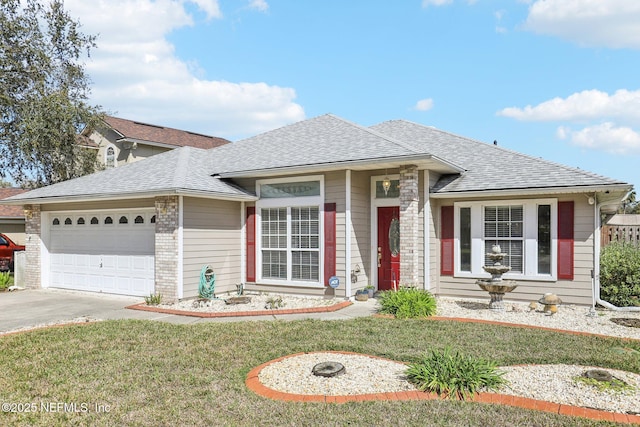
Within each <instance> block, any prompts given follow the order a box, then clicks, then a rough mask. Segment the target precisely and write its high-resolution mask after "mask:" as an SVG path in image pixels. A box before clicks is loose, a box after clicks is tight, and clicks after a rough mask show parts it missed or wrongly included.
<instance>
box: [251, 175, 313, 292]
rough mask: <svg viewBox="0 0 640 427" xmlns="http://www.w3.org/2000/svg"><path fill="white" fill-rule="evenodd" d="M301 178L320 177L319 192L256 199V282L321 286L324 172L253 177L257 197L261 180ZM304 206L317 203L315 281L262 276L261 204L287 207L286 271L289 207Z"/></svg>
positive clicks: (278, 180) (289, 251) (270, 182)
mask: <svg viewBox="0 0 640 427" xmlns="http://www.w3.org/2000/svg"><path fill="white" fill-rule="evenodd" d="M304 181H320V195H319V196H305V197H282V198H268V199H258V200H257V201H256V281H257V282H258V283H259V284H264V285H280V286H282V285H285V286H298V287H305V288H324V283H325V278H324V176H323V175H308V176H295V177H290V178H273V179H261V180H257V181H256V194H257V195H258V197H260V186H261V185H263V184H280V183H287V182H304ZM303 206H317V207H318V216H319V218H318V219H319V222H320V229H319V232H320V237H319V243H320V245H319V246H320V247H319V249H318V251H319V256H318V262H319V265H318V270H319V271H318V277H319V279H320V280H319V281H318V282H309V281H296V280H280V279H264V278H263V277H262V209H263V208H287V248H286V249H284V250H286V251H287V275H289V274H290V271H291V242H290V241H289V236H291V210H290V209H289V208H296V207H303Z"/></svg>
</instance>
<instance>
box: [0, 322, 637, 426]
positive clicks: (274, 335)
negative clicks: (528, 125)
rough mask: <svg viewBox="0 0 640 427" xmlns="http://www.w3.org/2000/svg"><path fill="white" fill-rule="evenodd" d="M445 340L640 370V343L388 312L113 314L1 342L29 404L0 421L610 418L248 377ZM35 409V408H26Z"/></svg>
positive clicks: (514, 357) (10, 379)
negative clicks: (264, 384) (196, 319)
mask: <svg viewBox="0 0 640 427" xmlns="http://www.w3.org/2000/svg"><path fill="white" fill-rule="evenodd" d="M447 346H448V347H452V348H453V349H459V350H460V351H462V352H463V353H466V354H470V355H476V356H480V357H483V358H486V359H491V360H495V361H496V362H497V363H498V365H510V364H523V363H567V364H580V365H595V366H601V367H604V368H612V369H622V370H626V371H630V372H635V373H640V358H638V357H637V356H635V355H633V354H629V353H631V352H626V353H625V354H620V353H618V352H616V351H615V350H613V348H615V347H625V346H626V347H630V346H632V347H634V348H635V349H636V350H640V343H637V342H634V343H628V342H623V341H621V340H618V339H614V338H611V339H605V338H595V337H584V336H576V335H569V334H560V333H554V332H548V331H541V330H534V329H526V328H511V327H499V326H491V325H483V324H473V323H458V322H453V321H451V322H450V321H430V320H396V319H383V318H359V319H355V320H349V321H319V320H304V321H292V322H285V321H259V322H238V323H215V322H214V323H205V324H198V325H187V326H181V325H172V324H166V323H161V322H150V321H132V320H123V321H108V322H101V323H94V324H89V325H83V326H81V325H75V326H65V327H60V328H49V329H42V330H36V331H31V332H26V333H20V334H15V335H9V336H5V337H0V402H1V403H3V404H5V403H14V404H15V405H14V408H16V407H17V405H18V404H22V407H21V409H22V410H23V412H22V413H14V412H4V409H5V406H4V405H3V413H2V414H1V415H0V425H42V426H66V425H92V426H100V425H105V426H107V425H140V426H158V425H172V426H173V425H175V426H180V425H189V426H198V425H203V426H204V425H207V426H252V427H253V426H317V425H330V426H338V425H339V426H342V425H356V426H361V425H362V426H375V425H394V426H396V425H397V426H413V425H415V426H426V425H429V426H461V425H468V426H489V425H490V426H525V425H527V426H528V425H540V426H542V425H544V426H595V425H610V424H606V423H602V422H600V423H599V422H596V421H590V420H585V419H581V418H572V417H565V416H560V415H556V414H550V413H546V412H538V411H531V410H525V409H520V408H513V407H506V406H504V407H503V406H497V405H484V404H478V403H470V402H458V401H389V402H384V401H383V402H381V401H377V402H361V403H359V402H353V403H348V404H341V405H336V404H318V403H293V402H279V401H273V400H269V399H265V398H262V397H260V396H257V395H255V394H254V393H252V392H251V391H249V390H248V389H247V388H246V387H245V383H244V381H245V378H246V375H247V373H248V372H249V371H250V370H251V369H252V368H254V367H256V366H257V365H259V364H261V363H264V362H266V361H269V360H272V359H274V358H277V357H280V356H284V355H288V354H292V353H299V352H305V351H322V350H343V351H352V352H358V353H364V354H371V355H377V356H383V357H387V358H390V359H395V360H400V361H404V362H418V361H419V360H420V359H421V358H422V357H423V356H424V355H425V353H427V351H429V350H430V349H434V348H437V349H443V348H445V347H447ZM31 404H35V405H34V406H33V409H36V408H37V409H36V410H35V411H33V412H25V408H26V407H27V406H26V405H31ZM60 404H62V406H61V405H60ZM64 404H67V407H66V408H65V407H64V406H63V405H64ZM69 404H75V405H76V407H75V408H74V407H73V406H71V405H69ZM83 405H84V406H83ZM51 408H53V410H54V411H56V412H53V411H51ZM45 409H48V410H50V411H49V412H46V411H45ZM73 409H75V410H76V411H77V412H73V411H72V410H73ZM85 409H86V410H85Z"/></svg>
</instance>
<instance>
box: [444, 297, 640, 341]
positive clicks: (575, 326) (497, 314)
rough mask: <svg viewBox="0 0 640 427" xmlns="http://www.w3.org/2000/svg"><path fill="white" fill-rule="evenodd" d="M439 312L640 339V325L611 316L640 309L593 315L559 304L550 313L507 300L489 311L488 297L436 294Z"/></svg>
mask: <svg viewBox="0 0 640 427" xmlns="http://www.w3.org/2000/svg"><path fill="white" fill-rule="evenodd" d="M436 300H437V315H438V316H443V317H465V318H472V319H483V320H494V321H498V322H507V323H517V324H522V325H532V326H543V327H546V328H556V329H564V330H570V331H579V332H588V333H592V334H601V335H609V336H614V337H621V338H634V339H640V328H632V327H628V326H621V325H618V324H616V323H613V322H612V321H611V318H620V317H623V318H636V319H640V312H637V311H636V312H628V311H612V310H606V309H604V310H600V309H599V310H596V312H595V314H593V315H590V307H584V306H576V305H560V306H558V312H557V313H555V314H553V315H548V314H547V313H544V312H543V308H544V306H543V305H541V304H537V305H536V309H535V310H531V309H530V308H529V304H528V303H519V302H506V301H505V311H502V312H501V311H494V310H489V297H487V299H486V300H472V299H461V298H451V297H437V298H436Z"/></svg>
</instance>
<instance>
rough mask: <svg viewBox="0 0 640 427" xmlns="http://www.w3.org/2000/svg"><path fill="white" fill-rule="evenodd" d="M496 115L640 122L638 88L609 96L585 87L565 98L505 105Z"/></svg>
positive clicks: (527, 119) (561, 119)
mask: <svg viewBox="0 0 640 427" xmlns="http://www.w3.org/2000/svg"><path fill="white" fill-rule="evenodd" d="M497 114H498V115H499V116H504V117H510V118H513V119H516V120H523V121H566V120H592V119H601V118H603V117H609V118H619V119H625V120H632V121H637V122H638V123H640V90H637V91H629V90H626V89H620V90H618V91H616V92H615V93H614V94H613V95H609V94H608V93H606V92H602V91H599V90H595V89H594V90H585V91H582V92H578V93H574V94H572V95H570V96H569V97H567V98H559V97H557V98H553V99H551V100H549V101H545V102H542V103H540V104H538V105H536V106H531V105H527V106H526V107H524V108H518V107H509V108H505V109H503V110H500V111H498V113H497Z"/></svg>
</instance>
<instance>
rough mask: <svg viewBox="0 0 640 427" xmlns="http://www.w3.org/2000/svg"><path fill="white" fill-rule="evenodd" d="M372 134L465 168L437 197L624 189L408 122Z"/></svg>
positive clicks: (442, 183) (444, 181)
mask: <svg viewBox="0 0 640 427" xmlns="http://www.w3.org/2000/svg"><path fill="white" fill-rule="evenodd" d="M372 129H374V130H376V131H378V132H380V133H383V134H385V135H389V136H390V137H392V138H396V139H399V140H402V141H404V142H405V143H407V144H410V145H411V146H412V147H413V148H414V149H415V150H418V151H421V152H423V153H431V154H433V155H435V156H438V157H441V158H444V159H448V160H450V161H452V162H455V163H456V164H458V165H460V166H462V167H463V168H465V169H466V170H465V172H463V173H461V174H452V175H444V176H442V177H441V178H440V180H439V181H438V182H437V184H436V185H435V186H434V188H433V192H435V193H453V192H470V191H485V190H518V189H532V188H539V189H542V188H552V187H553V188H558V187H587V186H602V185H605V186H606V185H624V184H625V183H624V182H622V181H619V180H615V179H611V178H607V177H604V176H601V175H597V174H594V173H592V172H588V171H585V170H582V169H576V168H571V167H568V166H565V165H562V164H559V163H554V162H550V161H548V160H544V159H541V158H538V157H533V156H529V155H526V154H522V153H518V152H515V151H512V150H508V149H505V148H503V147H500V146H496V145H493V144H487V143H484V142H480V141H476V140H473V139H469V138H465V137H462V136H458V135H454V134H452V133H449V132H444V131H441V130H438V129H435V128H433V127H429V126H424V125H420V124H416V123H412V122H409V121H406V120H391V121H387V122H383V123H380V124H378V125H375V126H372Z"/></svg>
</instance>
